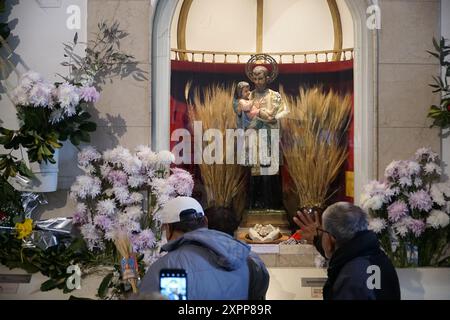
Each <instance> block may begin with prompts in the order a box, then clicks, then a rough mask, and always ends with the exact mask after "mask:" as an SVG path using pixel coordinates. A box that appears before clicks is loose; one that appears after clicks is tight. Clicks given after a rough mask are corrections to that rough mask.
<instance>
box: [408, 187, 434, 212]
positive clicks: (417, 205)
mask: <svg viewBox="0 0 450 320" xmlns="http://www.w3.org/2000/svg"><path fill="white" fill-rule="evenodd" d="M409 205H410V206H411V208H413V209H419V210H422V211H430V210H431V208H432V206H433V200H431V197H430V195H429V194H428V192H426V191H425V190H419V191H416V192H413V193H411V194H410V195H409Z"/></svg>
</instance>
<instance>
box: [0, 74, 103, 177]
mask: <svg viewBox="0 0 450 320" xmlns="http://www.w3.org/2000/svg"><path fill="white" fill-rule="evenodd" d="M99 96H100V94H99V93H98V91H97V90H96V89H95V87H92V86H79V85H74V84H72V83H70V82H63V83H55V84H52V83H50V82H48V81H46V80H45V79H44V78H43V77H42V76H41V75H40V74H38V73H36V72H34V71H29V72H27V73H25V74H24V75H22V77H21V78H20V81H19V85H18V86H17V87H16V88H15V89H14V90H13V92H12V101H13V103H14V104H15V105H16V108H17V116H18V118H19V121H20V128H19V129H18V130H8V129H5V128H0V133H1V134H2V136H1V140H0V143H1V144H3V145H4V147H5V148H6V149H10V150H11V151H12V150H16V149H18V148H19V147H20V146H22V147H25V148H27V152H28V157H29V160H30V161H31V162H39V163H41V162H42V161H45V162H47V161H48V162H50V163H55V159H53V155H54V152H55V149H58V148H61V147H62V144H61V143H60V141H65V140H67V139H68V138H70V141H71V142H72V143H73V144H74V145H79V144H80V142H81V141H86V142H89V141H90V138H89V132H92V131H95V129H96V124H95V123H94V122H91V121H87V119H89V118H90V114H89V113H88V112H87V108H88V106H89V104H90V103H95V102H97V100H98V98H99ZM68 121H73V122H75V123H76V124H77V125H76V126H69V125H68ZM2 157H3V159H8V160H11V159H12V158H11V157H12V156H11V153H10V154H9V155H2ZM9 163H10V164H13V163H12V162H11V161H10V162H9ZM6 169H7V171H9V173H10V174H11V173H14V171H15V170H16V169H15V167H14V166H10V167H7V168H6ZM17 171H19V169H17Z"/></svg>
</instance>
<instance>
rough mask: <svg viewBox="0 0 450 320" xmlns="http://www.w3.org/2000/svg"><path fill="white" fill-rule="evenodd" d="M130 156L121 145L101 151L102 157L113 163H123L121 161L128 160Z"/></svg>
mask: <svg viewBox="0 0 450 320" xmlns="http://www.w3.org/2000/svg"><path fill="white" fill-rule="evenodd" d="M132 157H133V156H132V155H131V153H130V151H129V150H128V149H126V148H124V147H122V146H117V147H115V148H114V149H112V150H106V151H105V152H103V159H104V160H105V161H107V162H111V163H113V164H120V165H123V163H125V162H127V161H129V159H130V158H132Z"/></svg>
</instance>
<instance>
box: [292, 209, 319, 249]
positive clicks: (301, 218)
mask: <svg viewBox="0 0 450 320" xmlns="http://www.w3.org/2000/svg"><path fill="white" fill-rule="evenodd" d="M294 222H295V224H296V225H298V226H299V227H300V229H301V235H302V239H304V240H306V242H307V243H308V244H313V242H314V236H315V235H316V233H317V228H319V227H320V217H319V212H317V211H314V216H312V215H311V214H310V213H308V212H306V211H303V212H300V211H297V216H296V217H294Z"/></svg>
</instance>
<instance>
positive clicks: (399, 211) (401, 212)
mask: <svg viewBox="0 0 450 320" xmlns="http://www.w3.org/2000/svg"><path fill="white" fill-rule="evenodd" d="M387 210H388V217H389V220H390V221H392V222H397V221H399V220H400V219H401V218H403V217H405V216H406V215H407V214H408V212H409V210H408V206H407V205H406V203H405V202H403V201H401V200H400V201H396V202H394V203H393V204H391V205H390V206H389V207H388V208H387Z"/></svg>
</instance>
